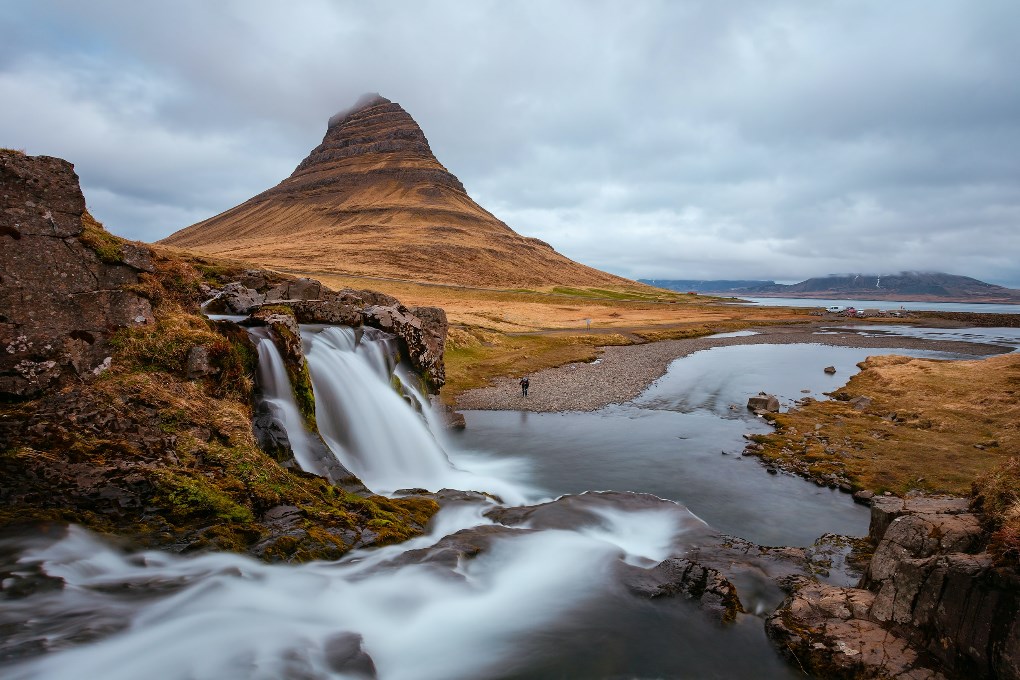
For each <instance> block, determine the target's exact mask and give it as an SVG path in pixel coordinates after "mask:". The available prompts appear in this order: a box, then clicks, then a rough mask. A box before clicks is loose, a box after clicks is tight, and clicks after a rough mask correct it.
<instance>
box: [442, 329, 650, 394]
mask: <svg viewBox="0 0 1020 680" xmlns="http://www.w3.org/2000/svg"><path fill="white" fill-rule="evenodd" d="M632 343H633V340H631V339H628V338H626V337H624V336H622V335H619V334H608V335H606V334H587V335H585V334H558V335H507V334H504V333H495V332H492V331H486V330H484V329H479V328H472V329H461V328H456V329H451V331H450V335H449V337H448V340H447V346H446V353H445V362H446V385H445V386H444V387H443V390H442V396H443V399H444V401H446V402H447V403H452V402H453V400H454V399H455V398H456V395H458V394H460V393H462V392H465V391H467V390H470V389H474V388H477V387H484V386H486V385H488V384H489V382H490V381H491V380H492V379H494V378H496V377H500V376H507V375H524V374H529V373H535V372H536V371H539V370H541V369H543V368H552V367H555V366H563V365H565V364H570V363H575V362H588V361H594V360H595V359H596V358H597V357H598V355H599V350H598V348H599V347H602V346H606V345H629V344H632Z"/></svg>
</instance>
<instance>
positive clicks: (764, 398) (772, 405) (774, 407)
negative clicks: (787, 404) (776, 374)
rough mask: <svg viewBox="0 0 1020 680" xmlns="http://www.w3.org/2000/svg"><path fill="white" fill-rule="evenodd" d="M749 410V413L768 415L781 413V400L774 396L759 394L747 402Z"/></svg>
mask: <svg viewBox="0 0 1020 680" xmlns="http://www.w3.org/2000/svg"><path fill="white" fill-rule="evenodd" d="M747 409H748V410H749V411H764V412H767V413H778V412H779V399H777V398H776V395H774V394H765V393H764V392H759V393H758V395H757V396H754V397H751V398H750V399H748V400H747Z"/></svg>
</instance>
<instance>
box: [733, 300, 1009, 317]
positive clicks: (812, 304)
mask: <svg viewBox="0 0 1020 680" xmlns="http://www.w3.org/2000/svg"><path fill="white" fill-rule="evenodd" d="M740 299H741V300H745V301H746V302H750V303H752V304H755V305H760V306H762V307H808V308H817V307H830V306H832V305H840V306H843V307H854V308H856V309H906V310H907V311H910V310H917V311H941V312H975V313H979V314H1020V305H1015V304H1014V305H1011V304H999V303H994V302H911V301H910V300H847V299H837V298H832V299H824V300H823V299H815V298H772V297H767V298H763V297H743V298H740Z"/></svg>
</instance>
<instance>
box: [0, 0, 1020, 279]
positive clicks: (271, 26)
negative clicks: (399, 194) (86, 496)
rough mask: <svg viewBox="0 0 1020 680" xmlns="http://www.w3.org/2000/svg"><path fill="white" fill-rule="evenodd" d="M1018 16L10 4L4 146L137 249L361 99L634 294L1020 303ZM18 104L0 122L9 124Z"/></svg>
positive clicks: (491, 203)
mask: <svg viewBox="0 0 1020 680" xmlns="http://www.w3.org/2000/svg"><path fill="white" fill-rule="evenodd" d="M1017 19H1020V7H1018V6H1017V5H1016V4H1015V3H1013V2H1011V1H1010V0H987V1H985V2H981V3H973V2H967V1H964V0H949V1H947V2H943V3H938V4H935V5H933V4H931V3H929V2H924V1H923V0H905V1H904V2H897V3H888V2H879V1H878V0H875V1H868V2H861V3H852V4H846V3H840V2H830V1H822V2H815V3H801V2H793V1H792V0H791V1H785V0H776V1H773V2H766V3H763V2H751V1H746V2H733V3H702V2H665V1H654V0H648V1H646V2H641V3H636V4H635V3H630V4H624V3H616V2H579V1H576V0H559V1H557V2H549V3H504V2H496V1H493V0H485V1H480V2H472V3H462V2H452V1H449V2H420V3H406V4H400V5H394V4H390V3H386V4H373V3H354V2H328V1H326V0H318V1H309V2H302V3H298V4H294V3H291V4H290V5H283V4H280V3H275V2H240V0H236V1H233V2H218V3H205V2H197V1H193V0H186V1H182V2H179V3H174V4H172V5H163V6H160V5H153V4H150V3H144V4H138V3H131V2H126V1H124V2H116V1H113V0H106V1H98V0H97V2H91V3H87V4H81V3H73V2H59V1H57V0H53V1H51V2H46V1H42V0H40V1H37V2H31V3H28V2H13V3H6V4H4V5H3V6H2V7H0V29H2V30H3V34H4V35H5V36H10V40H8V41H7V42H6V44H5V45H0V101H4V102H5V103H7V104H6V105H5V106H3V107H0V130H2V131H3V135H4V138H3V139H0V144H4V145H7V146H14V147H27V148H28V150H29V151H30V152H31V153H48V154H52V155H58V156H62V157H65V158H68V159H69V160H71V161H72V162H75V163H76V166H77V168H78V171H79V173H80V174H81V176H82V179H83V185H84V188H85V191H86V197H87V198H88V199H89V201H90V204H92V205H93V206H94V207H95V209H96V211H97V212H98V213H100V214H99V215H98V216H99V217H100V218H101V219H104V220H105V221H106V222H107V223H108V226H110V228H111V229H113V230H114V231H115V232H118V233H122V234H124V235H126V236H132V237H135V238H143V239H147V240H155V239H157V238H160V237H162V236H165V235H167V234H169V233H170V232H172V231H174V230H175V229H177V228H180V227H183V226H186V225H187V223H189V222H190V221H194V220H197V219H201V218H204V217H208V216H210V215H212V214H215V213H217V212H219V211H221V210H223V209H226V208H228V207H230V206H232V205H234V204H236V203H238V202H240V201H242V200H244V199H246V198H248V197H250V196H251V195H254V194H255V193H258V192H260V191H262V190H264V189H265V188H268V187H269V186H271V185H273V184H275V183H276V182H278V181H279V180H281V179H283V178H284V177H285V176H286V175H288V174H289V173H290V171H291V170H292V169H293V167H294V166H295V165H296V164H297V163H298V162H299V161H300V159H301V158H302V157H303V156H304V155H306V154H307V152H308V151H309V150H310V149H311V148H312V147H313V146H315V145H316V144H317V143H318V142H319V140H320V138H321V135H322V133H323V132H324V129H325V121H326V119H327V118H328V117H329V116H330V115H331V114H332V113H333V112H335V111H336V110H338V109H341V108H343V107H344V106H347V105H349V104H350V103H351V102H353V100H354V99H355V98H356V97H357V96H358V95H359V94H360V93H362V92H364V91H379V92H381V93H382V94H383V95H384V96H387V97H389V98H390V99H393V100H395V101H398V102H400V103H401V104H403V105H404V106H405V108H406V109H407V110H408V111H409V112H410V113H411V115H413V116H414V117H415V118H416V120H418V122H419V123H420V124H421V125H422V128H423V129H424V130H425V133H426V135H427V136H428V137H429V140H430V142H431V144H432V147H433V150H434V151H435V152H436V155H437V156H438V157H439V160H440V161H441V162H443V163H444V164H445V165H446V166H447V167H448V168H449V169H450V170H451V171H452V172H454V173H455V174H457V175H458V176H459V177H460V178H461V180H462V181H463V182H464V184H465V186H466V187H467V188H468V190H469V191H470V192H471V193H472V194H473V195H474V196H475V197H476V198H477V199H478V200H479V201H480V202H481V203H482V204H483V205H484V206H485V207H486V208H488V209H489V210H490V211H492V212H494V213H495V214H496V215H497V216H498V217H500V218H501V219H503V220H504V221H506V222H507V223H508V224H510V225H511V226H512V227H514V228H515V229H517V230H518V231H520V232H522V233H524V234H527V235H531V236H537V237H539V238H542V239H544V240H546V241H549V242H550V243H552V244H553V245H554V246H556V247H557V248H558V249H560V250H561V251H562V252H564V253H565V254H567V255H569V256H571V257H574V258H575V259H579V260H582V261H584V262H586V263H588V264H592V265H594V266H598V267H600V268H604V269H608V270H611V271H614V272H618V273H622V274H624V275H627V276H632V277H655V278H667V277H675V278H703V277H704V278H737V277H740V278H745V277H753V278H775V279H784V280H788V279H791V278H802V277H807V276H811V275H818V274H826V273H830V272H837V271H839V272H845V271H851V270H861V271H876V272H877V271H894V270H899V269H943V270H946V271H951V272H954V273H960V274H968V275H972V276H976V277H978V278H984V279H986V280H992V281H996V282H1003V283H1010V284H1013V285H1017V286H1020V271H1018V270H1017V267H1016V264H1015V258H1012V257H1011V256H1010V254H1012V253H1016V252H1020V230H1018V229H1017V228H1016V225H1017V218H1018V216H1020V181H1018V180H1020V88H1017V87H1016V84H1015V82H1016V81H1015V74H1014V71H1015V64H1016V63H1018V62H1020V42H1018V41H1016V40H1015V37H1014V36H1013V34H1012V31H1011V30H1010V27H1011V26H1015V25H1016V24H1017ZM12 103H13V105H12Z"/></svg>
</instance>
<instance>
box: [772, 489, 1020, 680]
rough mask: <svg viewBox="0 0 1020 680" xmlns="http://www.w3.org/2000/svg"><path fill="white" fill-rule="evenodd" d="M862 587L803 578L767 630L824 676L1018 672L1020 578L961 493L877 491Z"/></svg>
mask: <svg viewBox="0 0 1020 680" xmlns="http://www.w3.org/2000/svg"><path fill="white" fill-rule="evenodd" d="M870 536H871V538H872V541H873V542H874V544H875V552H874V556H873V557H872V559H871V562H870V565H869V567H868V570H867V573H866V574H865V577H864V579H863V580H862V582H861V584H860V587H859V588H838V587H835V586H830V585H825V584H821V583H818V582H815V581H811V580H808V579H800V580H795V581H794V582H793V592H792V594H791V595H790V596H789V597H788V598H787V599H786V601H785V602H784V603H783V604H782V605H781V606H780V607H779V608H778V609H777V610H776V612H775V613H774V614H773V615H772V616H770V617H769V619H768V622H767V624H766V626H767V630H768V632H769V635H770V636H771V637H772V638H773V639H774V640H775V641H776V642H777V644H778V645H779V648H780V649H781V650H782V651H783V652H784V653H786V654H787V655H788V656H790V657H791V658H793V659H794V660H795V661H796V663H797V664H799V665H800V666H801V667H802V668H803V669H805V670H806V671H807V672H809V673H812V674H815V675H818V676H819V677H826V678H902V679H907V678H909V679H917V680H921V679H930V680H935V679H937V678H1000V679H1003V680H1005V679H1010V680H1013V679H1016V678H1020V576H1018V574H1017V572H1016V570H1015V569H1012V568H1009V567H1007V566H1000V565H997V564H996V562H995V560H994V559H993V558H992V556H991V555H989V554H988V553H987V552H986V551H985V548H986V545H987V535H986V534H985V532H984V531H983V530H982V526H981V522H980V518H979V517H978V516H977V515H975V514H973V513H972V512H970V510H969V507H968V502H967V501H966V500H965V499H959V498H924V497H919V498H914V499H900V498H896V497H882V496H879V497H876V498H875V499H874V501H873V505H872V515H871V529H870Z"/></svg>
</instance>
